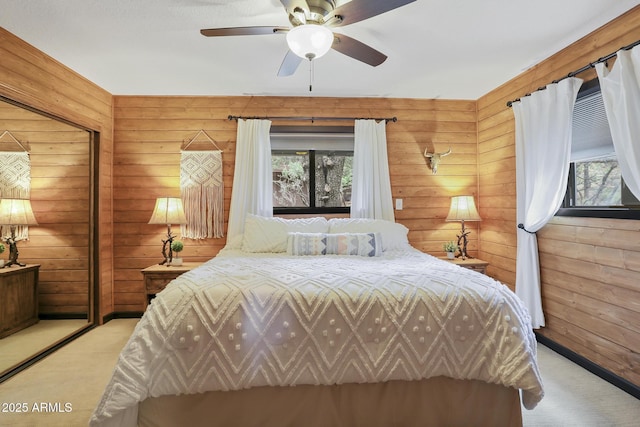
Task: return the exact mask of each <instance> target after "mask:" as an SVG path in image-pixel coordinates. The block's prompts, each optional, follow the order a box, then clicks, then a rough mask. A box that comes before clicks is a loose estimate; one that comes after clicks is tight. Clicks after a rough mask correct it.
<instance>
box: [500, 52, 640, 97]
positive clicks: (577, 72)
mask: <svg viewBox="0 0 640 427" xmlns="http://www.w3.org/2000/svg"><path fill="white" fill-rule="evenodd" d="M639 44H640V40H637V41H635V42H633V43H631V44H629V45H626V46H623V47H621V48H620V49H618V50H617V51H616V52H613V53H610V54H609V55H606V56H603V57H602V58H599V59H597V60H596V61H594V62H590V63H588V64H587V65H585V66H584V67H582V68H578V69H577V70H575V71H572V72H570V73H569V74H567V75H566V76H564V77H562V78H559V79H558V80H554V81H552V82H551V84H553V83H558V82H560V81H562V80H564V79H568V78H569V77H574V76H576V75H578V74H580V73H583V72H585V71H587V70H589V69H591V68H595V66H596V64H599V63H601V62H607V61H608V60H610V59H611V58H613V57H615V56H616V55H618V52H619V51H621V50H631V49H633V48H634V47H636V46H637V45H639ZM546 88H547V87H546V86H542V87H539V88H538V89H536V90H535V91H534V92H537V91H539V90H545V89H546ZM530 95H531V94H530V93H527V94H525V95H524V96H530ZM518 101H520V98H516V99H514V100H513V101H508V102H507V107H511V106H512V105H513V103H514V102H518Z"/></svg>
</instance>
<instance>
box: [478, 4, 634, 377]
mask: <svg viewBox="0 0 640 427" xmlns="http://www.w3.org/2000/svg"><path fill="white" fill-rule="evenodd" d="M639 36H640V7H636V8H634V9H632V10H631V11H629V12H628V13H626V14H625V15H622V16H621V17H619V18H618V19H616V20H614V21H612V22H611V23H609V24H607V25H606V26H604V27H602V28H600V29H599V30H597V31H595V32H593V33H592V34H589V35H588V36H586V37H584V38H583V39H581V40H579V41H577V42H576V43H574V44H573V45H571V46H569V47H567V48H566V49H563V50H562V51H561V52H559V53H558V54H556V55H554V56H552V57H551V58H549V59H547V60H545V61H543V62H541V63H540V64H538V65H536V66H534V67H532V68H531V69H530V70H528V71H527V72H525V73H523V74H521V75H520V76H518V77H517V78H515V79H513V80H511V81H509V82H507V83H505V84H504V85H502V86H500V87H498V88H496V89H495V90H493V91H492V92H490V93H489V94H487V95H486V96H483V97H482V98H480V99H479V100H478V170H479V176H478V179H479V185H480V203H479V204H480V214H481V216H482V218H483V222H482V226H481V230H480V257H481V258H482V259H485V260H487V261H489V262H490V266H489V268H488V273H489V274H490V275H492V276H494V277H496V278H497V279H499V280H501V281H503V282H505V283H507V284H509V285H510V286H511V287H514V286H515V268H516V261H515V257H516V246H515V245H516V201H515V187H516V175H515V145H514V144H515V136H514V119H513V112H512V111H511V110H510V109H509V108H508V107H507V106H506V102H507V101H508V100H512V99H515V98H517V97H520V96H523V95H524V94H525V93H528V92H531V91H533V90H535V89H537V88H538V87H541V86H544V85H546V84H548V83H549V82H551V81H552V80H554V79H558V78H561V77H563V76H565V75H567V74H568V73H569V72H570V71H573V70H576V69H578V68H580V67H582V66H584V65H586V64H588V63H590V62H593V61H595V60H597V59H598V58H600V57H603V56H605V55H607V54H609V53H611V52H615V51H617V50H618V49H619V48H620V47H622V46H624V45H627V44H629V43H632V42H634V41H636V40H637V39H638V37H639ZM578 77H581V78H583V79H585V80H589V79H591V78H594V77H595V75H594V73H593V71H590V72H587V73H584V74H582V75H580V76H578ZM638 242H640V221H634V220H615V219H595V218H566V217H556V218H555V219H553V220H552V221H551V223H550V224H548V225H547V226H545V227H544V228H543V229H542V230H541V231H540V232H539V233H538V244H539V247H540V264H541V275H542V295H543V306H544V312H545V317H546V323H547V324H546V327H545V328H542V329H541V330H540V331H539V332H540V333H541V334H543V335H545V336H546V337H548V338H550V339H552V340H554V341H556V342H558V343H559V344H561V345H563V346H564V347H567V348H569V349H571V350H573V351H574V352H576V353H578V354H580V355H581V356H584V357H586V358H587V359H589V360H591V361H593V362H595V363H597V364H598V365H600V366H602V367H604V368H605V369H607V370H609V371H611V372H613V373H614V374H617V375H619V376H620V377H622V378H624V379H626V380H628V381H630V382H632V383H634V384H636V385H640V375H639V372H640V357H638V354H640V330H639V329H638V325H637V321H636V319H638V318H639V317H640V268H639V263H640V243H638Z"/></svg>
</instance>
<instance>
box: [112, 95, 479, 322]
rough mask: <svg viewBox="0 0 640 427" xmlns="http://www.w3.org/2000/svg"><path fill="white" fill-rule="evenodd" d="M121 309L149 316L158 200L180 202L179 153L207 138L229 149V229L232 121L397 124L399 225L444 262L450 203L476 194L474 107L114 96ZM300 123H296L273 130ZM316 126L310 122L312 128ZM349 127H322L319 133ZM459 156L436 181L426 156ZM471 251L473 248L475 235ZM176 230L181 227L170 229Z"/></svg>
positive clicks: (209, 248) (194, 252)
mask: <svg viewBox="0 0 640 427" xmlns="http://www.w3.org/2000/svg"><path fill="white" fill-rule="evenodd" d="M114 105H115V109H114V118H115V121H114V123H115V130H116V131H115V137H114V140H115V146H114V224H115V226H114V227H115V228H114V235H115V237H114V248H115V259H114V265H115V277H114V278H115V280H114V286H115V310H116V311H119V312H126V311H141V310H143V309H144V301H145V298H144V293H143V282H142V275H141V273H140V270H141V269H142V268H145V267H147V266H149V265H152V264H154V263H157V262H159V261H160V260H161V259H162V256H161V253H160V251H161V246H162V244H161V242H160V239H161V238H162V237H163V236H164V235H165V234H166V227H164V226H156V225H148V224H147V222H148V221H149V218H150V217H151V212H152V211H153V207H154V201H155V198H156V197H159V196H163V195H168V196H179V194H180V189H179V163H180V146H181V144H182V143H183V142H184V141H188V140H190V139H191V138H193V137H194V136H195V135H196V134H197V133H198V131H199V130H201V129H202V130H205V131H206V132H207V134H208V135H209V136H211V137H212V138H213V139H215V141H216V142H217V145H218V146H219V147H220V148H221V149H222V150H223V161H224V166H223V168H224V183H225V221H227V219H228V209H229V202H230V198H231V185H232V182H233V168H234V163H235V138H236V129H237V125H236V123H235V122H234V121H229V120H227V116H228V115H230V114H232V115H245V116H254V115H257V116H266V115H269V116H272V117H273V116H284V117H291V116H298V117H300V116H301V117H308V116H313V117H321V116H325V117H327V116H330V117H392V116H396V117H397V118H398V122H396V123H389V124H388V125H387V139H388V152H389V163H390V172H391V186H392V192H393V197H394V199H395V198H402V199H403V200H404V209H403V210H402V211H396V218H397V220H398V222H401V223H403V224H405V225H406V226H407V227H408V228H409V229H410V230H411V231H410V234H409V239H410V241H411V243H412V244H414V245H415V246H416V247H418V248H419V249H422V250H424V251H427V252H431V253H434V254H436V255H441V254H442V252H441V246H442V243H443V242H444V241H446V240H453V239H455V234H456V231H457V230H458V229H459V227H460V224H457V223H446V222H445V221H444V218H445V217H446V215H447V213H448V207H449V198H450V196H452V195H460V194H474V195H476V194H477V184H478V183H477V178H476V177H477V165H476V157H477V153H476V103H475V101H446V100H413V99H364V98H354V99H345V98H302V97H301V98H284V97H126V96H116V97H115V98H114ZM273 124H274V125H288V124H290V125H300V124H301V123H300V122H290V123H285V122H274V123H273ZM310 124H311V123H309V125H310ZM331 125H338V126H339V125H342V126H344V122H342V121H340V122H328V121H316V122H315V123H314V126H331ZM449 146H451V148H452V151H453V153H452V154H451V155H450V156H447V157H445V158H444V159H443V161H442V163H441V165H440V168H439V173H438V174H437V175H432V173H431V170H430V169H429V168H428V167H427V162H426V159H425V158H424V157H423V154H422V153H423V151H424V150H425V148H427V147H428V148H429V151H431V152H433V151H434V150H437V151H445V150H447V149H448V147H449ZM470 228H471V229H472V230H473V233H472V235H471V243H470V247H471V249H472V252H475V251H474V249H476V248H477V237H478V234H477V232H476V230H477V228H476V227H475V226H474V225H473V224H471V225H470ZM174 229H175V227H174ZM224 244H225V240H224V239H207V240H205V241H193V240H186V241H185V249H184V251H183V252H182V257H183V258H184V259H185V260H188V261H204V260H206V259H209V258H211V257H213V256H214V255H215V254H216V253H217V252H218V251H219V250H220V249H221V248H222V247H223V246H224Z"/></svg>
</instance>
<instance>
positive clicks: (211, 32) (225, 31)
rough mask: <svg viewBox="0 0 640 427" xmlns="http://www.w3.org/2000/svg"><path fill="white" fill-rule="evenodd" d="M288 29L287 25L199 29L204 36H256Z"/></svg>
mask: <svg viewBox="0 0 640 427" xmlns="http://www.w3.org/2000/svg"><path fill="white" fill-rule="evenodd" d="M286 31H289V28H288V27H232V28H209V29H205V30H200V34H202V35H203V36H206V37H222V36H257V35H262V34H276V33H279V32H286Z"/></svg>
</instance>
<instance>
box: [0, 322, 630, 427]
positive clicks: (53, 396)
mask: <svg viewBox="0 0 640 427" xmlns="http://www.w3.org/2000/svg"><path fill="white" fill-rule="evenodd" d="M136 323H137V319H116V320H112V321H111V322H109V323H107V324H105V325H103V326H100V327H98V328H96V329H94V330H92V331H91V332H89V333H87V334H85V335H83V336H81V337H80V338H78V339H77V340H75V341H73V342H72V343H70V344H68V345H67V346H65V347H64V348H62V349H60V350H58V351H57V352H55V353H53V354H52V355H50V356H49V357H47V358H46V359H44V360H42V361H41V362H39V363H37V364H35V365H34V366H32V367H30V368H29V369H27V370H26V371H24V372H21V373H20V374H18V375H17V376H15V377H13V378H11V379H10V380H8V381H6V382H5V383H3V384H0V403H2V402H9V403H20V402H24V403H26V404H27V406H28V409H29V411H28V413H13V414H8V413H2V412H0V426H17V427H27V426H28V427H40V426H43V427H44V426H46V427H49V426H53V427H58V426H59V427H63V426H64V427H75V426H86V425H87V424H88V420H89V417H90V416H91V413H92V412H93V409H94V408H95V406H96V405H97V403H98V400H99V399H100V396H101V394H102V392H103V390H104V387H105V385H106V384H107V382H108V381H109V378H110V376H111V372H112V370H113V367H114V365H115V363H116V360H117V358H118V354H119V352H120V350H121V349H122V347H123V346H124V345H125V343H126V342H127V339H128V337H129V335H130V334H131V332H132V331H133V328H134V327H135V325H136ZM538 360H539V363H540V369H541V371H542V377H543V381H544V383H545V398H544V399H543V400H542V402H540V403H539V404H538V406H537V407H536V408H535V409H534V410H532V411H528V410H523V418H524V425H525V426H526V427H574V426H576V427H577V426H580V427H596V426H597V427H605V426H611V427H613V426H615V427H626V426H629V427H630V426H637V425H640V423H639V421H638V420H640V401H639V400H638V399H635V398H634V397H632V396H630V395H629V394H627V393H625V392H624V391H621V390H619V389H618V388H616V387H614V386H612V385H611V384H609V383H607V382H606V381H603V380H602V379H600V378H598V377H597V376H595V375H593V374H591V373H589V372H588V371H586V370H585V369H583V368H581V367H579V366H577V365H575V364H574V363H572V362H570V361H568V360H567V359H565V358H563V357H561V356H559V355H557V354H556V353H555V352H553V351H552V350H549V349H548V348H546V347H544V346H542V345H539V346H538ZM41 403H45V404H47V405H48V406H51V407H52V408H51V409H57V408H56V405H57V406H58V408H59V410H60V411H62V412H45V413H43V412H40V413H38V412H34V411H33V405H36V406H37V407H39V405H40V404H41ZM49 404H50V405H49ZM65 404H70V405H71V408H70V409H71V410H70V411H69V412H64V411H65ZM0 409H2V408H0Z"/></svg>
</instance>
